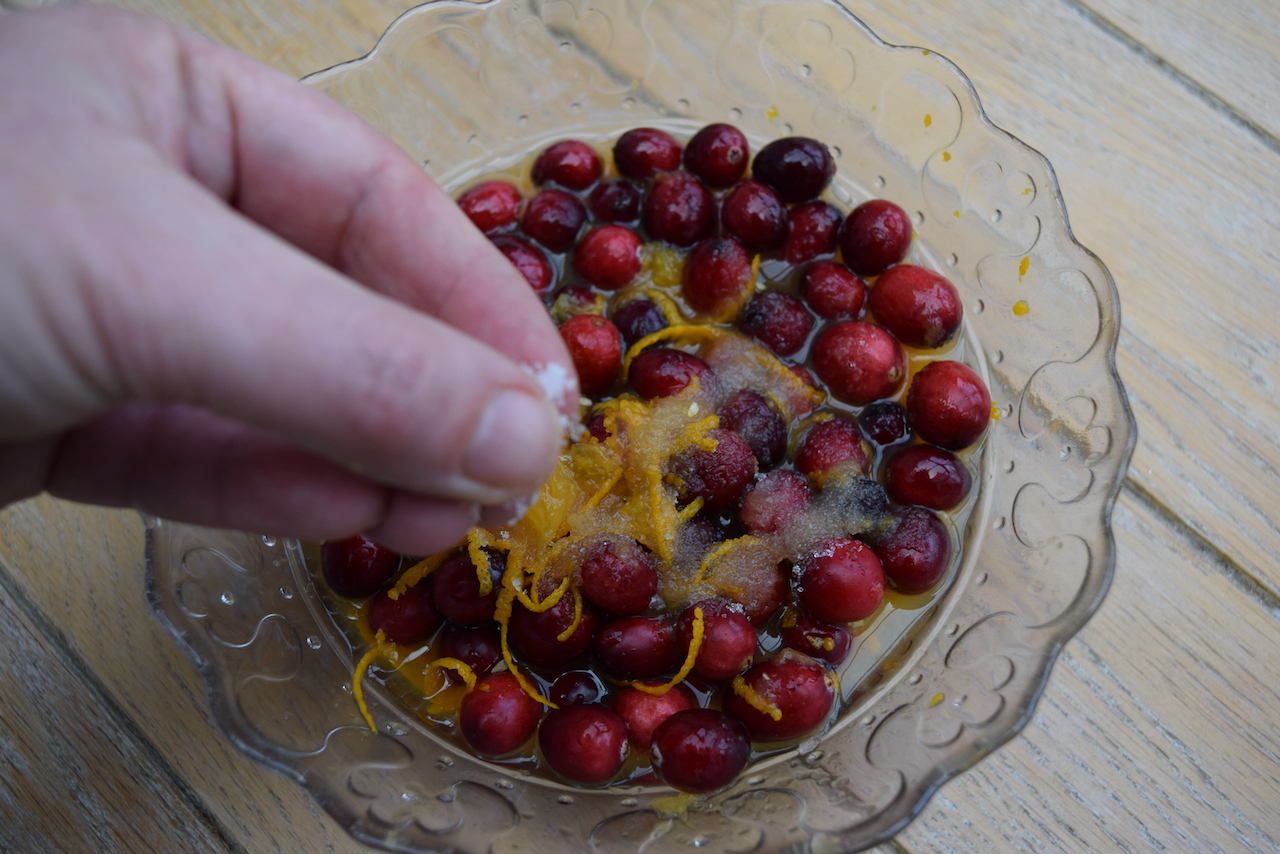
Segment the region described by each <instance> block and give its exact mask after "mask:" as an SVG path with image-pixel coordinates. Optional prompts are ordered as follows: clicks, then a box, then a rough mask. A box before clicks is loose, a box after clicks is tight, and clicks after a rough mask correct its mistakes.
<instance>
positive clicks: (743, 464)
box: [668, 428, 756, 510]
mask: <svg viewBox="0 0 1280 854" xmlns="http://www.w3.org/2000/svg"><path fill="white" fill-rule="evenodd" d="M708 436H709V437H710V438H711V439H714V440H715V442H716V448H715V450H714V451H708V450H704V449H702V448H697V447H694V448H689V449H687V450H684V451H681V452H680V453H678V454H676V455H675V456H673V457H672V458H671V460H670V462H669V463H668V471H669V473H670V474H672V475H675V477H676V478H678V480H679V485H678V486H677V488H676V491H677V492H678V493H679V495H680V500H681V502H682V503H684V504H687V503H689V502H690V501H693V500H694V499H695V498H701V499H702V501H703V506H704V507H705V508H707V509H708V510H718V509H720V508H721V507H728V506H729V505H730V504H732V503H733V502H735V501H737V500H738V496H740V495H742V491H743V490H744V489H746V488H747V484H749V483H751V480H752V478H754V477H755V476H756V457H755V454H753V453H751V447H750V446H749V445H748V444H747V443H746V442H745V441H743V439H742V437H741V436H739V435H738V434H737V433H734V432H732V431H730V430H724V429H720V428H717V429H715V430H711V431H710V432H709V433H708Z"/></svg>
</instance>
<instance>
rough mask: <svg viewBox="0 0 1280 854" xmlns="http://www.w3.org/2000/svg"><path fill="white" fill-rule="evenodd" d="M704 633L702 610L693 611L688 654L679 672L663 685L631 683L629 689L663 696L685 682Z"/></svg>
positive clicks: (704, 623)
mask: <svg viewBox="0 0 1280 854" xmlns="http://www.w3.org/2000/svg"><path fill="white" fill-rule="evenodd" d="M705 631H706V622H705V620H704V619H703V617H702V609H701V608H694V609H693V637H692V638H691V639H690V640H689V654H688V655H686V656H685V657H684V664H682V665H680V670H679V672H677V673H676V675H675V676H672V677H671V681H670V682H668V683H666V684H665V685H646V684H644V683H643V682H632V683H631V687H632V688H635V689H636V690H637V691H643V692H644V693H646V694H665V693H667V692H668V691H670V690H671V689H672V688H674V687H676V686H677V685H679V684H680V683H681V682H683V681H684V680H685V677H687V676H688V675H689V673H690V672H692V671H693V665H694V662H696V661H697V660H698V650H700V649H702V635H703V633H704V632H705Z"/></svg>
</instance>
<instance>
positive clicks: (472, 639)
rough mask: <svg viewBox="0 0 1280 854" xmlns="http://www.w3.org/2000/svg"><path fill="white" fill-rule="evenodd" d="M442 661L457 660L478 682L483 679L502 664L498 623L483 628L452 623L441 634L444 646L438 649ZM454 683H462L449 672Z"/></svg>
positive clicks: (446, 671) (500, 635)
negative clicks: (469, 670)
mask: <svg viewBox="0 0 1280 854" xmlns="http://www.w3.org/2000/svg"><path fill="white" fill-rule="evenodd" d="M436 651H437V652H439V653H440V657H441V658H456V659H458V661H461V662H462V663H463V664H465V665H467V666H468V667H470V668H471V672H472V673H474V674H475V675H476V678H477V679H483V678H484V677H485V676H488V675H489V671H490V670H493V667H494V665H495V664H497V663H498V662H499V661H502V633H501V630H500V629H499V628H498V625H497V623H488V624H486V625H483V626H460V625H458V624H457V623H450V624H449V625H447V626H445V628H444V631H443V632H441V633H440V645H439V647H438V648H437V650H436ZM445 674H446V675H447V676H448V677H449V680H450V681H452V682H460V681H462V680H461V677H459V676H458V675H457V674H456V673H455V672H454V671H453V670H450V669H448V668H446V669H445Z"/></svg>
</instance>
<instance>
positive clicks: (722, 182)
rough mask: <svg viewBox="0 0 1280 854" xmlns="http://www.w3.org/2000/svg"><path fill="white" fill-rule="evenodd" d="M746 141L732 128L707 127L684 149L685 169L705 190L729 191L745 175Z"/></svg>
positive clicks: (722, 125)
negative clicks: (711, 188)
mask: <svg viewBox="0 0 1280 854" xmlns="http://www.w3.org/2000/svg"><path fill="white" fill-rule="evenodd" d="M749 159H750V158H749V157H748V149H747V138H746V137H745V136H743V134H742V131H740V130H738V129H737V128H736V127H734V126H733V125H726V124H714V125H707V126H706V127H704V128H703V129H702V130H700V131H698V132H697V133H695V134H694V135H693V139H691V140H689V144H688V145H687V146H685V149H684V168H686V169H688V170H689V171H690V172H692V173H693V174H695V175H697V176H698V178H699V179H701V181H702V183H704V184H706V185H707V186H708V187H717V188H719V187H728V186H731V185H732V184H733V183H734V182H735V181H737V180H738V179H739V178H741V177H742V173H743V172H745V171H747V162H748V161H749Z"/></svg>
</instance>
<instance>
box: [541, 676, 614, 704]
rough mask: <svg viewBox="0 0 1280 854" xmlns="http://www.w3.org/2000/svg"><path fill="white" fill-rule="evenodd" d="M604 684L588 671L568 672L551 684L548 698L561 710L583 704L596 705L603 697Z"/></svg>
mask: <svg viewBox="0 0 1280 854" xmlns="http://www.w3.org/2000/svg"><path fill="white" fill-rule="evenodd" d="M605 693H606V691H605V687H604V683H603V682H601V681H600V678H599V677H598V676H596V675H595V674H594V673H592V672H591V671H590V670H570V671H569V672H568V673H562V674H560V676H558V677H557V678H556V681H555V682H553V683H551V690H550V692H548V695H547V696H548V697H549V698H550V699H551V702H553V703H555V704H556V705H557V706H560V707H561V708H563V707H565V706H578V705H582V704H583V703H598V702H600V699H601V698H602V697H603V696H604V695H605Z"/></svg>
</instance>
